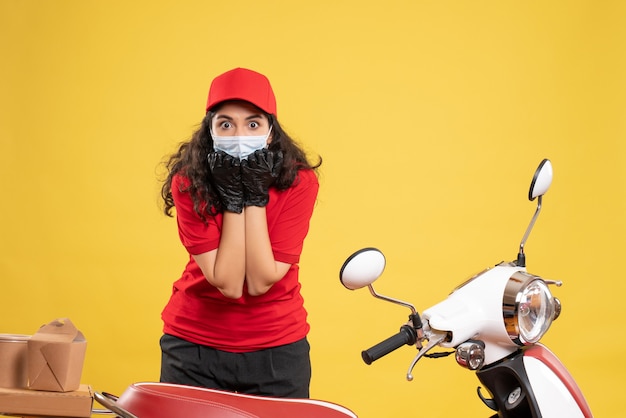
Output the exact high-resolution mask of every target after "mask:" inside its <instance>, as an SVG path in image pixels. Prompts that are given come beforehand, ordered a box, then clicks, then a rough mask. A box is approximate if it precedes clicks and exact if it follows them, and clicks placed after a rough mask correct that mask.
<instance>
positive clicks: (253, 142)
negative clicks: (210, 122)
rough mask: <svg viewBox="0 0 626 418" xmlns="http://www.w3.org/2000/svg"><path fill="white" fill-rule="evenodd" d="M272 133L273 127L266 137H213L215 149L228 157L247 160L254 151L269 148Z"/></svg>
mask: <svg viewBox="0 0 626 418" xmlns="http://www.w3.org/2000/svg"><path fill="white" fill-rule="evenodd" d="M270 132H272V127H271V126H270V130H269V131H267V134H265V135H250V136H217V135H213V132H211V136H212V137H213V148H215V150H216V151H223V152H225V153H226V154H228V155H231V156H233V157H236V158H239V159H240V160H245V159H247V158H248V155H250V154H252V153H253V152H254V151H258V150H260V149H263V148H265V147H266V146H267V138H269V136H270Z"/></svg>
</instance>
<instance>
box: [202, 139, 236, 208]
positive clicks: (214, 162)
mask: <svg viewBox="0 0 626 418" xmlns="http://www.w3.org/2000/svg"><path fill="white" fill-rule="evenodd" d="M208 160H209V168H210V170H211V175H212V176H213V184H214V185H215V188H216V189H217V193H218V194H219V196H220V201H221V203H222V207H223V208H224V210H227V211H229V212H235V213H241V211H242V210H243V188H242V187H241V162H240V161H239V159H238V158H234V157H232V156H230V155H228V154H226V153H225V152H222V151H214V152H210V153H209V156H208Z"/></svg>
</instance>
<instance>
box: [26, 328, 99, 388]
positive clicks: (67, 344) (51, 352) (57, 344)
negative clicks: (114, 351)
mask: <svg viewBox="0 0 626 418" xmlns="http://www.w3.org/2000/svg"><path fill="white" fill-rule="evenodd" d="M86 350H87V341H85V337H84V336H83V334H82V333H81V332H80V331H79V330H78V329H76V327H75V326H74V324H72V321H70V320H69V319H67V318H61V319H57V320H54V321H52V322H50V323H49V324H46V325H44V326H42V327H41V328H40V329H39V331H37V332H36V333H35V334H34V335H33V336H31V337H30V339H29V340H28V367H27V368H28V387H29V388H30V389H35V390H45V391H55V392H69V391H75V390H77V389H78V388H79V386H80V378H81V375H82V372H83V363H84V361H85V351H86Z"/></svg>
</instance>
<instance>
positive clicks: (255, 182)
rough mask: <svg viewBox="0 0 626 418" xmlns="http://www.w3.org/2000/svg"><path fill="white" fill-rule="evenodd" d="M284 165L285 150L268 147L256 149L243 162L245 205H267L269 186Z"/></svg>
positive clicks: (242, 175)
mask: <svg viewBox="0 0 626 418" xmlns="http://www.w3.org/2000/svg"><path fill="white" fill-rule="evenodd" d="M282 166H283V152H282V151H277V152H274V151H270V150H268V149H266V148H263V149H261V150H258V151H255V152H254V153H252V154H250V155H249V156H248V159H247V160H243V161H242V162H241V182H242V184H243V190H244V200H243V204H244V206H261V207H263V206H265V205H267V202H268V201H269V188H270V186H271V185H272V184H273V183H274V181H275V180H276V178H277V177H278V174H279V173H280V169H281V168H282Z"/></svg>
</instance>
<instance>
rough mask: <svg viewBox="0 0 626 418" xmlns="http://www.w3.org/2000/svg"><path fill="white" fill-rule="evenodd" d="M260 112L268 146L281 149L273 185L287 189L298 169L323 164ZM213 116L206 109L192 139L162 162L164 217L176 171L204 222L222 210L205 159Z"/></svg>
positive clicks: (171, 201)
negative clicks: (186, 181)
mask: <svg viewBox="0 0 626 418" xmlns="http://www.w3.org/2000/svg"><path fill="white" fill-rule="evenodd" d="M263 113H264V114H265V116H266V117H267V119H268V122H269V125H270V126H272V141H271V143H270V144H269V146H268V148H269V149H270V150H272V151H278V150H281V151H282V152H283V166H282V169H281V171H280V174H279V176H278V178H277V179H276V182H275V183H274V187H276V188H277V189H279V190H286V189H288V188H289V187H291V185H292V184H293V183H294V181H296V179H297V176H298V171H300V170H304V169H312V170H317V168H318V167H319V166H320V165H321V164H322V158H321V157H319V160H318V162H317V163H316V164H311V163H310V162H309V160H308V159H307V156H306V153H305V152H304V151H303V150H302V149H301V148H300V147H299V146H298V144H297V143H296V141H294V140H293V139H292V138H291V137H290V136H289V135H288V134H287V133H286V132H285V131H284V130H283V128H282V127H281V126H280V123H278V120H277V119H276V118H275V117H274V116H273V115H270V114H268V113H265V112H263ZM214 115H215V112H214V111H209V112H208V113H207V114H206V116H205V117H204V119H203V120H202V123H201V125H200V127H199V128H198V130H196V131H195V132H194V133H193V135H192V136H191V139H190V140H188V141H186V142H183V143H181V144H180V146H179V148H178V151H176V152H175V153H174V154H172V155H171V156H170V157H169V158H168V159H167V161H165V163H164V164H165V167H166V169H167V172H168V174H167V178H166V179H165V181H164V182H163V186H162V188H161V197H162V198H163V201H164V202H165V205H164V208H163V212H164V213H165V215H167V216H170V217H171V216H173V215H172V208H174V206H175V205H174V199H173V197H172V190H171V189H172V179H173V178H174V176H175V175H176V174H180V175H182V176H184V177H186V178H187V179H189V185H188V187H186V188H184V189H182V190H180V191H181V192H186V193H189V194H190V196H191V199H192V201H193V208H194V210H195V212H196V213H197V214H198V215H199V216H200V218H201V219H202V220H203V221H204V222H206V219H207V216H210V217H212V216H215V215H216V214H218V213H220V212H223V210H224V209H223V208H222V205H221V203H220V200H219V197H218V194H217V191H216V190H215V187H214V186H213V182H212V178H211V172H210V170H209V164H208V162H207V156H208V154H209V153H210V152H211V151H213V138H212V137H211V132H210V127H211V120H212V119H213V116H214ZM181 187H182V186H181Z"/></svg>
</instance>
